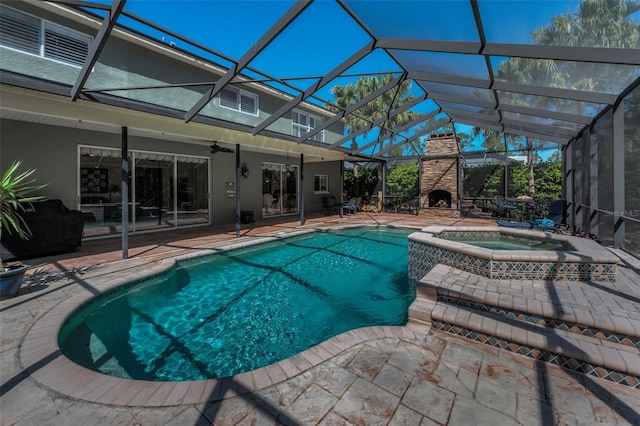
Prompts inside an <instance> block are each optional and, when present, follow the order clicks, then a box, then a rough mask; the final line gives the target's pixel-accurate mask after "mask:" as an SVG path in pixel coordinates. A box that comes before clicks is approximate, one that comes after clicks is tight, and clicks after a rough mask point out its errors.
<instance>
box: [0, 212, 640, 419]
mask: <svg viewBox="0 0 640 426" xmlns="http://www.w3.org/2000/svg"><path fill="white" fill-rule="evenodd" d="M356 224H382V225H393V226H412V227H426V226H431V225H445V226H446V225H474V226H475V225H492V226H493V225H495V221H490V220H484V219H469V218H467V219H462V220H455V219H439V218H426V217H423V216H408V215H392V214H367V213H363V212H360V213H358V214H356V215H349V216H345V217H344V218H339V217H337V216H320V217H313V218H310V219H308V220H307V222H306V224H305V226H304V227H303V228H314V227H332V226H344V225H356ZM300 228H301V227H300V223H299V220H298V221H297V222H296V221H295V219H294V220H291V219H290V220H288V221H286V220H282V219H281V220H279V221H278V220H267V221H260V222H258V223H256V224H252V225H243V229H242V231H241V234H242V236H241V239H240V240H237V239H236V238H235V230H234V229H233V228H232V227H220V226H217V227H204V228H191V229H185V230H180V231H170V232H165V233H155V234H146V235H137V236H132V237H131V239H130V250H129V259H127V260H122V259H121V253H120V251H119V244H120V240H119V239H118V238H115V239H106V240H93V241H89V242H85V243H84V244H83V246H82V247H81V248H80V250H78V251H76V252H74V253H69V254H65V255H60V256H53V257H47V258H40V259H33V260H30V261H29V262H28V263H29V264H30V265H32V267H31V269H30V278H29V280H28V281H27V284H26V285H24V286H23V289H22V290H21V292H20V294H19V295H18V296H17V297H15V298H11V299H5V300H2V301H0V336H1V339H2V353H1V357H0V383H1V385H0V424H2V425H13V424H17V425H44V424H49V425H76V424H78V425H80V424H82V425H112V424H113V425H116V424H117V425H205V424H219V425H240V424H242V425H244V424H247V425H248V424H258V425H262V424H288V425H349V424H362V425H374V424H395V425H412V424H415V425H419V424H422V425H425V424H451V425H466V424H492V425H509V424H513V425H517V424H524V425H536V424H540V425H547V424H593V423H603V424H640V390H637V389H633V388H631V387H629V386H623V385H620V384H615V383H612V382H610V381H607V380H604V379H599V378H595V377H591V376H587V375H584V374H580V373H576V372H573V371H569V370H566V369H563V368H560V367H558V366H556V365H552V364H549V363H545V362H541V361H538V360H535V359H531V358H527V357H525V356H522V355H518V354H516V353H512V352H509V351H506V350H502V349H499V348H496V347H491V346H487V345H484V344H481V343H477V342H474V341H471V340H468V339H465V338H462V337H458V336H455V335H452V334H449V333H446V332H443V331H441V330H436V329H432V328H430V327H429V325H428V324H426V325H418V324H413V323H412V324H409V325H408V326H406V327H370V328H365V329H359V330H354V331H351V332H348V333H345V334H342V335H340V336H337V337H335V338H333V339H330V340H329V341H327V342H324V343H322V344H320V345H318V346H316V347H314V348H311V349H310V350H307V351H305V352H304V353H302V354H300V355H298V356H295V357H292V358H290V359H288V360H285V361H283V362H280V363H277V364H275V365H273V366H269V367H266V368H264V369H260V370H257V371H256V372H252V373H246V374H243V375H238V376H234V377H232V378H228V379H223V380H218V381H200V382H192V383H145V382H137V381H125V380H122V379H115V378H109V377H107V376H102V375H99V374H96V373H93V372H89V371H87V370H84V369H82V368H80V367H76V366H69V364H68V361H66V359H65V358H64V357H63V356H62V355H61V354H60V353H59V352H58V351H56V350H53V348H52V345H51V342H52V341H55V335H53V334H52V333H51V332H50V329H48V328H47V326H48V325H51V324H53V323H56V322H59V321H60V318H59V317H58V318H54V317H55V312H56V310H61V309H62V307H63V306H64V304H65V303H71V304H73V302H69V301H70V300H71V301H73V300H74V298H78V297H82V296H81V295H82V294H83V293H84V294H96V293H97V292H99V291H100V289H101V288H103V286H104V285H105V284H106V283H109V282H113V280H118V279H124V278H126V277H131V276H135V275H137V274H141V273H143V272H145V271H148V270H149V269H150V268H153V267H157V266H158V265H159V264H161V263H162V261H163V259H170V258H173V257H176V256H183V255H185V254H189V253H196V252H199V251H202V250H205V249H207V248H215V247H220V246H222V245H227V244H236V243H237V242H239V241H250V240H254V239H256V238H260V237H262V236H268V235H282V234H287V233H290V232H295V231H297V230H299V229H300ZM612 253H614V254H616V255H618V256H619V257H620V258H621V263H620V265H619V271H618V273H619V277H620V278H619V280H618V283H616V287H607V286H605V285H599V286H596V287H593V288H592V291H593V293H590V298H582V299H581V300H580V304H582V309H583V310H589V309H592V311H593V312H603V310H602V305H603V304H607V303H613V302H611V297H612V293H615V296H616V297H617V298H618V299H619V300H622V301H624V303H625V305H624V310H625V312H628V313H629V315H628V317H627V318H628V319H630V321H631V325H632V326H633V324H638V323H640V276H639V271H640V262H639V261H638V260H637V259H634V258H632V257H630V256H628V255H626V254H624V253H623V252H619V251H613V250H612ZM458 278H459V277H458ZM462 278H465V277H462ZM563 300H565V299H563ZM575 303H576V299H575V298H574V299H572V303H569V302H567V308H568V307H573V306H574V305H575ZM616 303H617V302H616ZM610 308H613V307H610ZM436 312H437V311H436ZM445 313H446V310H445ZM612 317H613V316H612ZM613 318H617V317H613ZM608 319H609V320H610V318H608V317H606V316H605V317H603V318H602V321H603V322H606V321H607V320H608ZM637 322H638V323H637ZM634 359H637V358H632V360H631V361H630V362H635V361H633V360H634ZM631 367H632V368H636V367H638V366H631Z"/></svg>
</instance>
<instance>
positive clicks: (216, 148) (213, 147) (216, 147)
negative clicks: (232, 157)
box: [211, 143, 233, 154]
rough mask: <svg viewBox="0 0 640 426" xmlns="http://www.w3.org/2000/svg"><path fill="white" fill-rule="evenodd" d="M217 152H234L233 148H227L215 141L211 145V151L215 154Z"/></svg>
mask: <svg viewBox="0 0 640 426" xmlns="http://www.w3.org/2000/svg"><path fill="white" fill-rule="evenodd" d="M216 152H229V153H231V152H233V150H232V149H231V148H226V147H224V146H220V145H218V144H217V143H214V144H213V145H211V153H212V154H215V153H216Z"/></svg>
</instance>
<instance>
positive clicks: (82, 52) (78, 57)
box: [44, 26, 89, 66]
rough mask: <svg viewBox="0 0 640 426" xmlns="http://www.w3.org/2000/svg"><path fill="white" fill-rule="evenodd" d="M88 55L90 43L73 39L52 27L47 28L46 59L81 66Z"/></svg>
mask: <svg viewBox="0 0 640 426" xmlns="http://www.w3.org/2000/svg"><path fill="white" fill-rule="evenodd" d="M88 54H89V43H88V41H86V40H80V39H78V37H72V36H70V35H67V34H65V33H64V32H62V31H59V30H57V29H56V28H52V27H50V26H47V27H45V30H44V56H45V57H46V58H51V59H57V60H59V61H62V62H67V63H70V64H74V65H80V66H81V65H82V64H84V61H85V59H86V58H87V55H88Z"/></svg>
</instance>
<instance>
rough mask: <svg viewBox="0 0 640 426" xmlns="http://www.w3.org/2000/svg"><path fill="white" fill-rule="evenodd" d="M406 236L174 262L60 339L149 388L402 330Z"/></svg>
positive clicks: (377, 232)
mask: <svg viewBox="0 0 640 426" xmlns="http://www.w3.org/2000/svg"><path fill="white" fill-rule="evenodd" d="M410 232H411V231H410V230H402V229H390V228H356V229H345V230H340V231H331V232H329V231H327V232H317V233H313V234H307V235H302V236H297V237H291V238H283V239H281V240H279V241H277V242H270V243H266V244H261V245H259V246H254V247H249V248H244V249H240V250H233V251H228V252H223V253H220V254H216V255H213V256H208V257H206V258H204V259H196V260H190V261H188V262H182V263H180V264H179V265H178V266H177V267H176V268H174V269H172V270H171V271H170V273H168V274H165V275H162V276H160V277H156V278H153V279H148V280H146V281H143V282H140V283H137V284H135V285H131V286H127V288H123V289H120V290H117V291H115V292H112V293H111V294H109V295H105V296H101V297H98V298H97V299H94V300H93V301H92V302H91V303H89V304H87V305H86V306H83V307H81V308H80V309H79V310H78V311H76V312H75V313H73V314H72V315H71V316H70V318H69V319H68V320H67V321H66V322H65V325H64V326H63V327H62V329H61V331H60V334H59V338H58V341H59V345H60V348H61V350H62V352H63V353H64V354H65V355H66V356H67V357H68V358H70V359H71V360H72V361H74V362H76V363H78V364H80V365H82V366H84V367H87V368H90V369H92V370H94V371H100V372H102V373H105V374H109V375H113V376H118V377H124V378H133V379H140V380H151V381H185V380H201V379H209V378H221V377H229V376H232V375H235V374H238V373H242V372H245V371H250V370H253V369H256V368H259V367H262V366H265V365H269V364H271V363H274V362H276V361H279V360H282V359H285V358H288V357H290V356H292V355H295V354H296V353H299V352H301V351H303V350H305V349H307V348H309V347H311V346H313V345H315V344H317V343H319V342H321V341H324V340H327V339H328V338H330V337H333V336H335V335H338V334H340V333H342V332H344V331H347V330H352V329H355V328H360V327H365V326H370V325H404V324H406V322H407V309H408V306H409V305H410V304H411V302H412V301H413V299H414V298H415V289H414V287H413V285H412V284H411V283H410V282H409V280H408V261H407V257H408V256H407V253H408V249H407V245H408V240H407V236H408V234H409V233H410Z"/></svg>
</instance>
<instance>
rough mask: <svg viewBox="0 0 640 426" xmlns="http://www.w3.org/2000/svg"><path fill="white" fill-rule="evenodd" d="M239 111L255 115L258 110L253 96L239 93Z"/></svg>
mask: <svg viewBox="0 0 640 426" xmlns="http://www.w3.org/2000/svg"><path fill="white" fill-rule="evenodd" d="M240 111H242V112H246V113H248V114H253V115H256V114H257V112H258V111H257V108H256V99H255V98H254V97H253V96H248V95H246V94H244V93H240Z"/></svg>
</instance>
